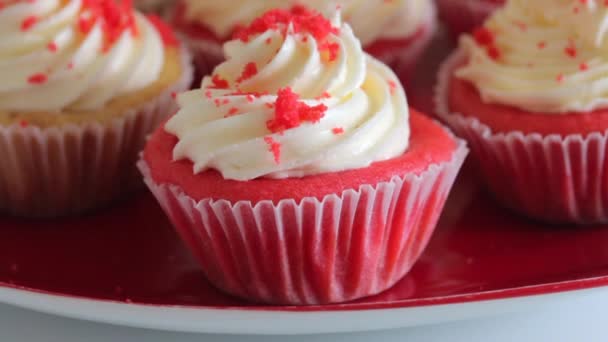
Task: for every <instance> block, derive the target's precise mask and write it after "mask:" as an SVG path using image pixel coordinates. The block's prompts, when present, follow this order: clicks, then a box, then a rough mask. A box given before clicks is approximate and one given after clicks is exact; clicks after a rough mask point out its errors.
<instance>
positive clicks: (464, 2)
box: [437, 0, 502, 38]
mask: <svg viewBox="0 0 608 342" xmlns="http://www.w3.org/2000/svg"><path fill="white" fill-rule="evenodd" d="M437 3H438V5H439V14H440V17H441V19H442V20H443V21H444V22H445V23H446V24H447V26H448V28H449V30H450V33H451V34H452V35H453V37H454V38H457V37H458V36H459V35H460V34H461V33H466V32H471V31H472V30H473V29H475V28H476V27H479V26H481V25H482V24H483V22H484V21H485V20H486V19H487V18H488V17H489V16H490V15H491V14H492V13H493V12H494V11H495V10H496V9H498V8H500V7H501V6H502V4H500V3H498V2H492V1H488V0H437Z"/></svg>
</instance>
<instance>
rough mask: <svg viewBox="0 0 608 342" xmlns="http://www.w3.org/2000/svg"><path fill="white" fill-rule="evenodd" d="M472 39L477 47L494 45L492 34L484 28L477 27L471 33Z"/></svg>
mask: <svg viewBox="0 0 608 342" xmlns="http://www.w3.org/2000/svg"><path fill="white" fill-rule="evenodd" d="M473 38H475V41H476V42H477V44H479V45H483V46H489V45H492V44H494V33H492V31H490V30H488V29H487V28H485V27H479V28H477V29H476V30H475V31H473Z"/></svg>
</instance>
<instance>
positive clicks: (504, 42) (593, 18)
mask: <svg viewBox="0 0 608 342" xmlns="http://www.w3.org/2000/svg"><path fill="white" fill-rule="evenodd" d="M607 33H608V7H606V5H605V3H604V1H594V0H586V1H580V0H534V1H527V0H510V1H507V3H506V5H505V6H504V7H503V8H501V9H499V10H498V11H497V12H495V14H494V15H493V16H492V17H491V18H490V19H489V20H488V21H487V22H486V23H485V25H484V27H483V28H481V29H478V30H477V31H476V32H475V33H474V34H473V35H472V36H464V37H463V38H461V42H460V46H461V49H462V51H464V54H465V55H466V56H467V58H468V61H467V62H466V64H465V65H464V66H462V67H461V68H459V69H458V70H457V71H456V75H457V77H459V78H461V79H464V80H467V81H469V82H471V83H472V84H473V85H474V86H475V87H476V88H477V90H478V91H479V93H480V95H481V98H482V100H483V101H484V102H486V103H494V104H503V105H509V106H513V107H517V108H520V109H523V110H526V111H530V112H542V113H554V114H559V113H568V112H590V111H593V110H596V109H600V108H606V107H607V106H608V40H607V39H606V38H607V37H606V35H607Z"/></svg>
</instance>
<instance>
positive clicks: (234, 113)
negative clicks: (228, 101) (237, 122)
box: [224, 107, 239, 118]
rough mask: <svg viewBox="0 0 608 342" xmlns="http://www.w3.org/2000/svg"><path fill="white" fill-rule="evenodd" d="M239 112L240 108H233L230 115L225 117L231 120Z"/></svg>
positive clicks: (229, 112) (229, 111)
mask: <svg viewBox="0 0 608 342" xmlns="http://www.w3.org/2000/svg"><path fill="white" fill-rule="evenodd" d="M238 112H239V109H238V108H236V107H232V108H230V110H228V114H226V115H224V117H225V118H229V117H231V116H235V115H236V114H237V113H238Z"/></svg>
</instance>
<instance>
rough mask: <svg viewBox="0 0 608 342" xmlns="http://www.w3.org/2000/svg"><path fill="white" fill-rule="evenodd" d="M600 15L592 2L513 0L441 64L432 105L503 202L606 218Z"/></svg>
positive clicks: (572, 218) (539, 211)
mask: <svg viewBox="0 0 608 342" xmlns="http://www.w3.org/2000/svg"><path fill="white" fill-rule="evenodd" d="M607 19H608V14H607V12H606V8H605V4H604V3H603V2H598V1H563V0H542V1H541V0H538V1H527V0H510V1H507V3H506V5H505V7H503V8H501V9H499V10H498V11H497V12H495V14H494V15H492V17H491V18H490V19H489V20H488V21H487V22H486V23H485V24H484V25H483V26H482V27H481V28H478V29H476V30H475V31H474V33H473V34H472V35H466V36H463V37H462V38H461V40H460V46H459V49H458V50H457V51H456V52H455V53H454V54H453V55H452V56H451V57H450V58H449V59H448V60H447V61H446V62H445V64H444V65H443V67H442V70H441V72H440V84H439V87H438V93H437V104H438V108H437V111H438V113H439V115H440V116H441V117H442V118H443V119H444V120H445V121H446V122H447V123H449V125H450V126H452V127H453V128H454V130H455V131H456V132H457V133H458V134H460V135H462V136H463V137H466V138H467V139H468V140H469V142H470V144H471V146H472V150H473V152H474V155H475V157H476V160H477V162H478V164H479V166H480V171H481V173H482V175H483V178H484V179H485V181H486V183H487V184H488V187H489V189H490V190H491V191H492V193H494V195H495V197H496V198H497V199H498V200H499V201H501V202H502V203H503V204H505V205H506V206H507V207H509V208H512V209H514V210H516V211H518V212H520V213H523V214H525V215H527V216H530V217H532V218H536V219H540V220H543V221H549V222H556V223H566V222H574V223H598V222H604V223H605V222H607V221H608V191H607V190H608V182H607V181H606V180H607V179H608V167H607V166H608V155H607V154H606V150H607V149H606V146H607V145H608V132H607V130H608V83H607V81H608V72H607V70H608V58H607V56H606V53H605V51H606V47H607V46H608V40H607V36H606V29H605V23H606V20H607Z"/></svg>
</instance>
